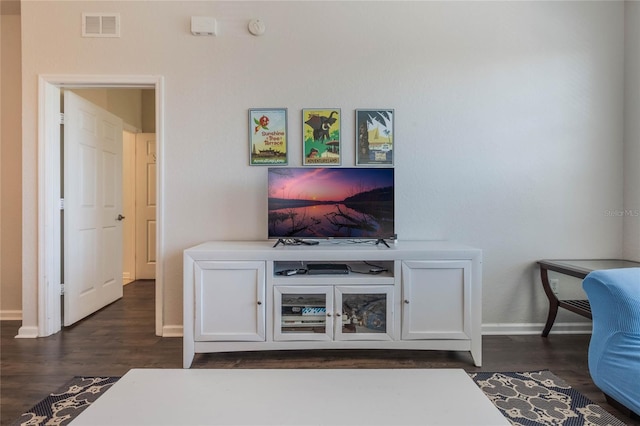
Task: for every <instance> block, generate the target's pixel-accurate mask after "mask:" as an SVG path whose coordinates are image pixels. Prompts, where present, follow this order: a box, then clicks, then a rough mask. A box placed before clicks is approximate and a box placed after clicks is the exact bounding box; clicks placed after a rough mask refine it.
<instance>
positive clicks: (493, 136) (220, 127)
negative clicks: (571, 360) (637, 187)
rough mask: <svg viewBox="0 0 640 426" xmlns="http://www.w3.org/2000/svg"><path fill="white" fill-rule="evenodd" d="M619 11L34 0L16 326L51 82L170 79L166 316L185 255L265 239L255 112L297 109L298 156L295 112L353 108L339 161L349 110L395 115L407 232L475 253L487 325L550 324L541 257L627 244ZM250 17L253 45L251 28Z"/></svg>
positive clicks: (177, 307) (296, 161)
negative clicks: (195, 29) (251, 141)
mask: <svg viewBox="0 0 640 426" xmlns="http://www.w3.org/2000/svg"><path fill="white" fill-rule="evenodd" d="M624 8H625V6H624V3H621V2H599V1H595V2H572V1H567V2H526V1H523V2H324V1H317V2H313V1H309V2H269V1H256V2H211V1H195V2H185V1H179V2H178V1H175V2H167V1H158V2H91V1H87V2H80V1H73V2H68V1H43V2H37V1H29V2H23V5H22V18H23V21H22V25H23V86H24V87H23V137H24V146H23V184H24V200H23V211H24V218H23V219H24V231H23V242H24V250H23V255H24V260H25V266H24V269H23V274H24V286H25V298H24V300H25V307H26V308H27V309H26V310H25V314H26V317H25V321H26V322H29V321H35V317H34V316H33V314H32V313H30V311H29V309H32V310H33V309H35V300H36V299H35V294H36V293H35V290H36V274H35V268H36V254H37V249H36V230H37V221H36V214H35V211H36V210H35V209H36V195H37V194H36V184H37V180H36V147H37V139H36V137H37V113H36V112H37V75H38V74H40V73H46V74H103V75H104V74H160V75H163V76H164V77H165V90H166V93H165V99H164V101H165V127H164V141H165V147H164V152H163V153H160V155H164V162H165V194H164V218H165V224H164V233H165V244H166V247H165V249H166V252H165V262H164V265H163V266H162V267H163V269H164V277H165V295H164V296H165V306H164V314H165V324H166V325H168V326H171V325H179V324H181V323H182V318H181V315H182V263H181V261H182V250H183V249H185V248H187V247H189V246H191V245H194V244H196V243H200V242H202V241H204V240H210V239H240V240H249V239H264V238H265V236H266V187H265V184H266V183H265V178H266V169H265V168H263V167H249V166H248V165H247V164H248V155H249V149H248V136H247V132H248V130H247V127H248V124H247V121H248V119H247V110H248V109H249V108H255V107H287V108H288V109H289V132H290V141H291V147H290V164H291V165H300V164H301V147H300V146H299V144H298V141H299V140H300V137H299V135H301V132H302V127H301V112H300V110H301V109H302V108H305V107H340V108H342V114H343V117H344V118H343V122H342V128H343V135H344V137H343V144H344V145H343V153H344V157H343V165H344V166H350V165H353V164H354V136H353V133H354V125H353V121H354V112H353V110H354V109H356V108H370V107H380V108H395V111H396V129H395V132H396V135H397V136H396V141H397V145H396V148H397V151H396V153H395V154H396V156H395V162H396V165H395V166H396V176H397V192H396V197H397V232H398V234H399V238H400V239H448V240H455V241H459V242H463V243H468V244H471V245H474V246H477V247H480V248H482V249H484V312H483V314H484V318H483V322H484V323H493V324H498V323H499V324H517V323H542V322H544V320H545V318H546V309H547V304H546V299H545V297H544V295H543V292H542V290H541V288H540V283H539V279H538V271H537V269H536V268H535V261H536V260H538V259H540V258H558V257H574V258H578V257H609V256H611V257H617V256H620V255H621V254H622V239H623V237H622V232H623V218H621V217H611V216H609V215H607V214H606V212H607V211H609V210H613V209H620V208H622V206H623V172H622V166H623V103H624V102H623V99H624V96H623V87H624V86H623V84H624V77H623V70H624V56H623V55H624ZM82 12H118V13H120V14H121V17H122V38H120V39H83V38H81V37H80V24H81V14H82ZM192 15H208V16H214V17H216V18H217V19H218V26H219V35H218V36H217V37H194V36H192V35H191V34H190V32H189V22H190V17H191V16H192ZM254 17H260V18H261V19H263V20H264V22H265V23H266V25H267V31H266V33H265V35H263V36H262V37H254V36H251V35H250V34H249V33H248V31H247V30H246V25H247V22H248V20H249V19H250V18H254ZM52 22H53V23H54V25H53V26H52V25H51V23H52ZM60 46H65V48H64V49H61V48H60ZM30 306H31V308H29V307H30ZM28 311H29V312H28ZM574 320H578V321H582V319H580V317H577V316H575V315H574V314H571V313H565V312H561V313H560V315H559V318H558V321H574Z"/></svg>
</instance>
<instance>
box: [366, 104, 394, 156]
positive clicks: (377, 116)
mask: <svg viewBox="0 0 640 426" xmlns="http://www.w3.org/2000/svg"><path fill="white" fill-rule="evenodd" d="M394 118H395V117H394V110H392V109H357V110H356V166H365V165H366V166H372V165H388V166H392V165H393V147H394V145H395V141H394V136H395V135H394V133H393V121H394Z"/></svg>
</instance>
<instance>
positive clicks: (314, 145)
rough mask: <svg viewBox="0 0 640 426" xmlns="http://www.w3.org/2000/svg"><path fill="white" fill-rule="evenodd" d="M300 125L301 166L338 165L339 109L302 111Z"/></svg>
mask: <svg viewBox="0 0 640 426" xmlns="http://www.w3.org/2000/svg"><path fill="white" fill-rule="evenodd" d="M302 123H303V124H302V141H303V145H304V146H303V150H302V152H303V157H304V158H303V160H302V164H304V165H314V166H319V165H331V166H338V165H340V164H341V158H342V157H341V156H340V134H341V129H340V108H317V109H303V110H302Z"/></svg>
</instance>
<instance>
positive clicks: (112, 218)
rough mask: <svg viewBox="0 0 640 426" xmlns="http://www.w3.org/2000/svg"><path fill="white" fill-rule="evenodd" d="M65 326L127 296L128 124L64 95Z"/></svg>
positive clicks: (71, 95) (77, 97) (70, 95)
mask: <svg viewBox="0 0 640 426" xmlns="http://www.w3.org/2000/svg"><path fill="white" fill-rule="evenodd" d="M64 114H65V116H64V117H65V124H64V173H63V176H64V199H65V206H64V283H65V295H64V325H65V326H68V325H71V324H73V323H75V322H77V321H78V320H80V319H82V318H84V317H86V316H87V315H90V314H92V313H93V312H95V311H97V310H98V309H100V308H102V307H104V306H106V305H108V304H109V303H111V302H113V301H115V300H117V299H119V298H121V297H122V219H121V218H119V216H120V215H121V213H122V130H123V129H122V127H123V124H122V120H121V119H120V118H118V117H116V116H114V115H113V114H111V113H109V112H107V111H105V110H103V109H101V108H99V107H97V106H96V105H93V104H92V103H90V102H88V101H86V100H84V99H83V98H81V97H79V96H78V95H75V94H74V93H72V92H69V91H65V92H64Z"/></svg>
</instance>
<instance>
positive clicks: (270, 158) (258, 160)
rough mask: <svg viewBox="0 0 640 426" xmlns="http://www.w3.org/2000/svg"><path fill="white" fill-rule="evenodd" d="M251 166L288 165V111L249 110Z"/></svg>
mask: <svg viewBox="0 0 640 426" xmlns="http://www.w3.org/2000/svg"><path fill="white" fill-rule="evenodd" d="M249 150H250V154H249V164H250V165H252V166H274V165H276V166H282V165H286V164H287V158H288V156H287V109H286V108H272V109H267V108H264V109H262V108H261V109H250V110H249Z"/></svg>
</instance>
